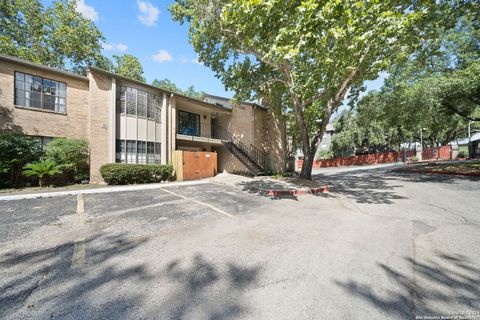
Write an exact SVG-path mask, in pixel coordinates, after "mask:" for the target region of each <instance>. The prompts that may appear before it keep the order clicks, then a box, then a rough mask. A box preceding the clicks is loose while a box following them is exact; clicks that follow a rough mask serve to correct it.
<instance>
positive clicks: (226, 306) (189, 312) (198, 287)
mask: <svg viewBox="0 0 480 320" xmlns="http://www.w3.org/2000/svg"><path fill="white" fill-rule="evenodd" d="M260 272H261V268H260V267H258V266H255V267H244V266H239V265H236V264H234V263H227V264H226V265H224V266H217V265H215V264H214V263H211V262H209V261H207V260H206V259H205V258H204V257H203V256H202V255H196V256H194V258H193V261H192V262H191V263H190V265H187V266H185V264H182V262H181V261H180V260H174V261H172V262H170V263H169V264H168V265H167V267H166V268H165V270H163V272H162V276H163V277H166V279H167V281H168V282H169V283H172V284H173V285H174V286H175V289H174V290H173V292H171V293H169V295H168V297H167V299H166V300H165V301H163V302H162V304H161V305H160V306H159V307H158V308H157V311H155V312H153V313H152V314H151V316H152V317H154V318H159V319H195V318H196V319H231V318H235V317H238V316H239V315H243V314H248V312H249V306H248V304H247V303H246V302H245V301H243V299H242V295H243V293H244V292H246V291H247V290H248V289H249V288H252V287H253V286H254V285H255V284H256V282H257V280H258V277H259V274H260ZM213 286H214V288H213Z"/></svg>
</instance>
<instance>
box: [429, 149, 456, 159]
mask: <svg viewBox="0 0 480 320" xmlns="http://www.w3.org/2000/svg"><path fill="white" fill-rule="evenodd" d="M431 159H442V160H448V159H452V147H451V146H442V147H438V148H428V149H423V151H422V160H431Z"/></svg>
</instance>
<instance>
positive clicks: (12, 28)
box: [0, 0, 111, 72]
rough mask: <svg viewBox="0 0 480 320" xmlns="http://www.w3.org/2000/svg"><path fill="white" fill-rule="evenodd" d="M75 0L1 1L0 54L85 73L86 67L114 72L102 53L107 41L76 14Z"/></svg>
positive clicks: (84, 19)
mask: <svg viewBox="0 0 480 320" xmlns="http://www.w3.org/2000/svg"><path fill="white" fill-rule="evenodd" d="M76 5H77V4H76V1H75V0H56V1H54V2H53V3H52V4H51V5H50V6H48V7H44V6H43V5H42V3H41V2H40V1H39V0H0V21H1V23H0V53H3V54H8V55H12V56H16V57H19V58H22V59H26V60H30V61H33V62H37V63H42V64H45V65H48V66H52V67H57V68H63V69H65V68H70V69H72V70H74V71H76V72H82V71H83V69H84V67H86V66H94V67H98V68H102V69H106V70H110V66H111V64H110V61H109V59H108V58H106V57H104V56H103V55H102V53H101V49H102V43H103V42H104V40H105V38H104V36H103V34H102V33H101V32H100V30H99V29H98V28H97V27H96V26H95V24H94V23H93V22H92V21H90V20H89V19H87V18H85V17H83V16H82V15H81V14H80V13H79V12H78V11H77V10H76Z"/></svg>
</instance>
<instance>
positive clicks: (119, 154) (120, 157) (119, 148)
mask: <svg viewBox="0 0 480 320" xmlns="http://www.w3.org/2000/svg"><path fill="white" fill-rule="evenodd" d="M125 150H126V148H125V140H117V145H116V148H115V161H116V162H121V163H125V162H126V159H125Z"/></svg>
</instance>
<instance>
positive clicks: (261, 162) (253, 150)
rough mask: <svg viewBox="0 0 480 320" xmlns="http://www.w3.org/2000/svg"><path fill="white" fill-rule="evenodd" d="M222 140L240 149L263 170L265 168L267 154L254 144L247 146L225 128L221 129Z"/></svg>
mask: <svg viewBox="0 0 480 320" xmlns="http://www.w3.org/2000/svg"><path fill="white" fill-rule="evenodd" d="M219 131H221V132H222V137H221V139H222V140H224V141H227V142H231V143H233V144H234V145H235V146H236V147H237V148H238V149H240V150H241V151H242V152H243V153H244V154H245V155H246V156H248V157H249V158H250V159H251V160H252V161H253V162H255V163H256V164H257V165H258V166H259V167H261V168H262V169H264V168H265V152H263V151H261V150H260V149H258V148H257V147H255V146H254V145H253V144H250V145H249V146H247V145H246V144H244V143H243V142H242V141H241V140H240V139H238V138H237V137H235V136H234V135H233V134H232V133H231V132H230V131H228V130H227V129H225V128H221V129H220V130H219Z"/></svg>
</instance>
